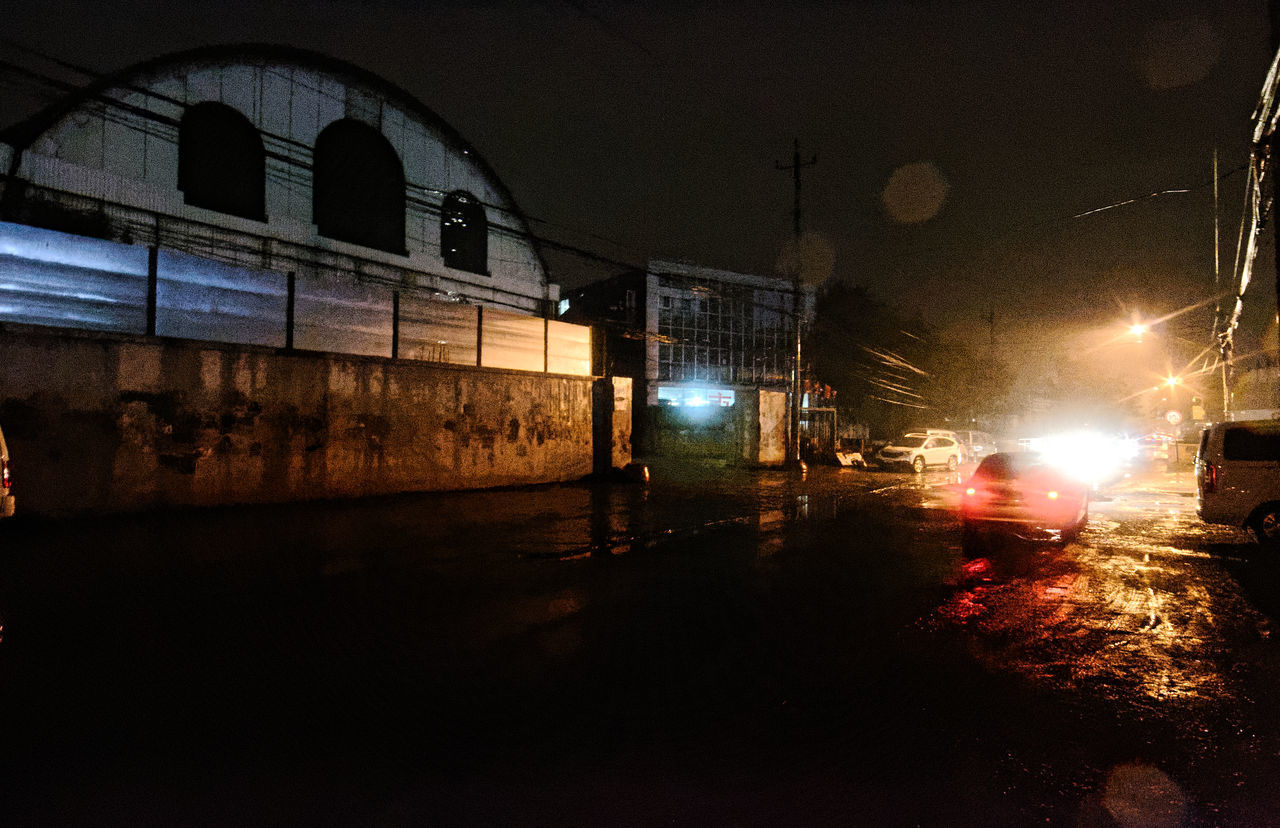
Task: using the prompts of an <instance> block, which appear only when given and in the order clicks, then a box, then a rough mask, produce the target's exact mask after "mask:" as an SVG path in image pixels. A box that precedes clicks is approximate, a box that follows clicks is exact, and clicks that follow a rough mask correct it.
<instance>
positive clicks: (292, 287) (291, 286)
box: [284, 270, 298, 351]
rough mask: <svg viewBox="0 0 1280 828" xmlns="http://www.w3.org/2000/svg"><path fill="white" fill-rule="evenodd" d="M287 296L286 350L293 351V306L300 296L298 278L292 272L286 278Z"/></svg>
mask: <svg viewBox="0 0 1280 828" xmlns="http://www.w3.org/2000/svg"><path fill="white" fill-rule="evenodd" d="M285 285H286V290H287V295H286V297H285V303H284V348H285V350H286V351H292V350H293V304H294V301H295V300H296V298H297V295H298V277H297V274H295V273H294V271H292V270H290V271H289V272H288V274H287V275H286V276H285Z"/></svg>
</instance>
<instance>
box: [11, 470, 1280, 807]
mask: <svg viewBox="0 0 1280 828" xmlns="http://www.w3.org/2000/svg"><path fill="white" fill-rule="evenodd" d="M959 479H960V478H959V477H958V476H949V475H946V474H945V473H931V474H928V475H925V476H922V477H917V476H914V475H898V474H885V473H879V472H862V471H854V470H840V469H826V468H815V469H813V471H812V473H811V474H810V475H809V476H808V478H807V479H804V480H800V479H798V478H796V477H794V476H792V475H789V474H784V473H757V474H748V473H740V472H732V471H725V470H719V469H676V468H670V469H655V480H654V482H653V484H652V485H651V486H649V487H648V488H647V489H646V488H642V487H638V486H634V485H622V484H617V485H586V484H581V485H567V486H554V487H545V488H538V489H529V490H518V491H500V492H485V493H470V494H458V495H431V496H409V497H400V498H389V499H379V500H374V501H361V502H349V503H329V504H306V505H301V506H290V507H278V508H265V509H228V510H213V511H200V512H186V513H181V514H168V515H159V516H147V517H133V518H111V519H96V520H86V521H74V522H66V523H35V522H23V521H11V522H9V523H8V524H6V525H3V526H0V544H3V553H2V554H0V613H3V616H4V620H5V628H4V640H3V642H0V725H2V726H3V732H4V733H5V734H6V740H5V742H6V744H7V746H8V748H7V750H6V751H5V755H4V756H3V757H0V763H2V767H0V771H2V772H3V782H2V783H0V793H2V794H3V799H2V800H0V802H3V803H4V804H3V809H4V811H5V815H6V816H7V817H9V819H8V820H7V821H9V822H19V823H20V822H28V823H40V824H48V823H50V822H55V823H71V824H76V823H79V824H94V825H100V824H116V823H119V824H139V823H150V824H174V823H184V824H190V823H203V824H230V823H234V824H238V825H243V824H273V825H275V824H281V823H286V824H352V823H359V824H369V823H373V824H386V823H395V824H400V823H412V824H423V823H434V824H441V823H445V824H458V823H461V824H476V823H481V824H484V823H502V824H509V823H512V822H515V823H521V824H528V823H534V824H545V823H556V824H565V823H568V824H637V825H647V824H655V823H672V822H674V823H678V824H695V823H697V824H705V823H708V822H721V823H723V822H731V823H736V824H778V823H783V824H825V823H832V822H840V823H846V822H870V821H874V822H877V823H881V822H883V823H888V824H992V823H1006V824H1023V823H1026V822H1028V821H1036V822H1043V821H1046V820H1047V821H1049V822H1053V823H1069V824H1100V825H1106V824H1130V825H1137V824H1156V825H1158V824H1242V823H1249V824H1260V823H1267V822H1270V821H1272V820H1273V819H1274V816H1273V815H1274V814H1275V813H1278V812H1280V811H1277V810H1276V806H1277V805H1280V801H1278V800H1280V795H1278V794H1277V793H1276V791H1275V790H1273V788H1274V786H1273V785H1272V784H1271V782H1272V780H1273V779H1275V778H1277V776H1276V774H1277V771H1280V721H1277V720H1276V719H1277V717H1275V716H1274V707H1273V706H1272V705H1273V700H1275V699H1276V698H1277V696H1278V693H1277V688H1278V686H1280V685H1278V683H1277V682H1278V681H1280V657H1278V656H1280V650H1277V647H1276V643H1275V641H1274V640H1273V637H1272V635H1271V631H1272V628H1273V626H1274V623H1275V620H1274V619H1275V618H1276V617H1277V616H1276V613H1277V611H1280V591H1278V590H1277V584H1280V565H1277V564H1276V563H1274V562H1271V561H1269V560H1267V559H1265V558H1264V557H1261V556H1259V555H1258V554H1257V553H1256V550H1254V549H1253V548H1252V547H1251V546H1249V545H1248V543H1247V539H1246V538H1245V536H1244V535H1242V534H1239V533H1235V532H1232V531H1230V530H1223V529H1211V528H1208V527H1204V526H1202V525H1200V524H1199V523H1198V522H1197V519H1196V518H1195V515H1194V499H1193V498H1190V497H1187V496H1186V493H1187V492H1188V491H1189V481H1188V480H1187V479H1186V477H1185V475H1182V476H1177V475H1154V476H1151V477H1149V478H1142V479H1136V480H1130V481H1128V482H1127V483H1125V484H1124V485H1122V486H1120V487H1118V488H1117V489H1115V490H1114V491H1111V492H1109V493H1107V494H1106V495H1105V496H1104V497H1103V498H1101V499H1100V500H1099V501H1098V502H1095V503H1094V504H1093V506H1092V509H1091V513H1092V514H1091V520H1090V524H1089V527H1088V529H1087V530H1086V531H1085V532H1084V534H1083V535H1082V537H1081V539H1080V541H1079V542H1077V543H1072V544H1070V545H1068V546H1066V547H1065V548H1057V547H1026V546H1009V547H1005V548H999V549H996V550H994V551H993V552H992V554H990V555H988V556H986V557H983V558H978V559H972V558H969V557H967V556H966V555H965V554H964V550H962V549H961V547H960V543H959V531H958V526H957V522H956V518H955V514H954V511H953V506H954V499H955V497H956V488H955V487H956V484H957V483H958V481H959Z"/></svg>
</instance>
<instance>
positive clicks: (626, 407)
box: [609, 377, 633, 469]
mask: <svg viewBox="0 0 1280 828" xmlns="http://www.w3.org/2000/svg"><path fill="white" fill-rule="evenodd" d="M611 379H612V383H613V434H612V435H611V438H610V440H609V455H610V462H611V463H612V465H613V468H615V469H621V468H625V467H626V466H627V465H628V464H629V463H630V462H631V404H632V403H631V400H632V396H633V395H632V383H631V378H630V377H612V378H611Z"/></svg>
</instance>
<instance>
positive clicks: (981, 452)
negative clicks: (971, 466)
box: [956, 429, 996, 462]
mask: <svg viewBox="0 0 1280 828" xmlns="http://www.w3.org/2000/svg"><path fill="white" fill-rule="evenodd" d="M956 439H957V440H958V441H960V443H961V444H962V445H963V446H964V448H965V456H966V458H967V459H968V460H971V461H975V462H981V460H982V458H984V457H986V456H987V455H988V454H994V453H995V452H996V438H994V437H992V436H991V435H990V434H988V433H987V432H985V431H973V430H971V429H960V430H958V431H956Z"/></svg>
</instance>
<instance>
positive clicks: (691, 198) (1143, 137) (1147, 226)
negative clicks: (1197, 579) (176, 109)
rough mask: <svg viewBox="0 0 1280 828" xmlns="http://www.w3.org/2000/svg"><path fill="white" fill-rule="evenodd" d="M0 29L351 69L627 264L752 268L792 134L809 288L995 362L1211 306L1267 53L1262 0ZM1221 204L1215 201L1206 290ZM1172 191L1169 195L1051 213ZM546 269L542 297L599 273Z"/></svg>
mask: <svg viewBox="0 0 1280 828" xmlns="http://www.w3.org/2000/svg"><path fill="white" fill-rule="evenodd" d="M4 36H5V37H7V38H10V39H11V40H12V41H16V42H17V43H19V44H22V45H25V46H29V47H31V48H34V49H38V50H40V51H43V52H47V53H49V54H51V55H53V56H56V57H59V58H63V59H66V60H69V61H74V62H76V63H78V64H81V65H84V66H87V67H89V68H92V69H94V70H99V71H109V70H115V69H119V68H122V67H124V66H126V65H128V64H130V63H133V62H137V61H141V60H144V59H147V58H150V57H153V56H156V55H160V54H164V53H167V52H172V51H177V50H180V49H185V48H190V47H193V46H198V45H203V44H209V43H231V42H277V43H284V44H289V45H293V46H299V47H304V48H309V49H314V50H317V51H320V52H324V53H327V54H330V55H333V56H335V57H338V58H342V59H345V60H347V61H350V62H353V63H356V64H359V65H361V66H363V67H365V68H367V69H370V70H372V71H374V72H377V73H379V74H380V75H382V76H384V77H386V78H387V79H389V80H391V81H392V82H394V83H396V84H398V85H400V86H402V87H404V88H405V89H407V90H408V91H410V92H411V93H413V94H414V95H416V96H417V97H418V98H419V99H420V100H421V101H422V102H423V103H424V104H426V105H427V106H428V107H430V108H431V109H433V110H435V111H436V112H437V113H438V114H440V115H441V116H442V117H443V118H444V119H445V120H446V121H448V122H449V123H450V124H452V125H453V126H454V127H455V128H456V129H457V130H458V131H459V132H460V133H461V134H462V135H463V136H464V137H465V138H467V139H468V140H469V141H470V142H471V143H472V144H473V145H474V146H475V147H476V148H477V149H478V150H479V151H480V152H481V153H482V154H483V155H484V156H485V158H486V159H487V160H488V161H489V162H490V164H491V165H492V166H493V168H494V169H495V170H496V171H497V172H498V174H499V175H500V176H501V177H502V178H503V180H504V181H505V182H506V184H507V185H508V186H509V187H510V189H511V190H512V192H513V194H514V195H515V198H516V199H517V202H518V203H519V204H520V206H521V207H522V208H523V209H524V211H525V212H526V213H527V214H528V215H529V216H530V217H531V218H533V219H534V220H535V222H534V225H533V226H534V230H535V232H537V233H538V234H540V235H543V236H545V237H547V238H550V239H554V240H556V241H559V242H562V243H566V244H570V245H574V246H577V247H580V248H585V249H588V250H592V251H595V252H598V253H600V254H602V255H604V256H605V257H608V258H613V259H620V260H624V261H631V262H643V261H645V260H646V259H648V258H650V257H663V258H678V259H688V260H692V261H695V262H698V263H700V264H705V265H709V266H713V267H719V268H726V269H731V270H740V271H746V272H754V273H764V274H770V273H774V272H775V270H776V265H777V262H778V259H779V255H780V253H781V251H782V250H783V248H784V246H785V245H786V244H787V242H788V239H789V237H790V235H791V226H792V219H791V206H792V178H791V174H790V173H789V172H787V171H783V170H779V169H777V167H776V165H777V163H778V162H782V163H790V161H791V152H792V142H793V140H795V139H799V142H800V149H801V153H802V155H803V156H804V158H805V159H806V160H807V159H808V158H809V157H811V156H812V155H815V154H816V156H817V163H816V164H815V165H813V166H811V167H806V168H805V169H804V173H803V175H804V178H803V223H804V228H805V230H806V231H808V232H810V233H812V234H813V236H812V237H811V239H810V240H809V242H807V246H808V249H812V250H813V251H816V254H815V255H813V261H814V262H816V263H817V264H816V267H817V268H818V269H819V270H820V271H825V270H828V269H829V270H830V271H831V272H832V274H833V276H834V278H840V279H844V280H848V281H851V282H854V283H857V284H859V285H865V286H867V287H869V288H870V289H871V290H872V291H874V292H875V293H876V294H878V295H880V296H881V297H883V298H885V299H888V300H890V301H892V302H895V303H898V304H899V305H901V306H902V307H903V308H904V309H906V310H908V311H917V310H918V311H919V312H921V313H922V314H923V315H924V316H925V318H926V319H928V320H930V321H932V322H934V323H936V324H938V325H939V326H942V327H945V328H948V329H951V330H955V331H957V332H958V333H960V334H962V335H968V336H970V337H981V338H983V339H985V338H986V336H987V334H988V333H990V330H989V329H988V327H987V323H986V322H984V321H982V315H983V314H984V312H985V311H986V310H987V309H988V308H993V309H994V312H995V320H996V333H997V336H998V338H999V339H1001V340H1004V341H1009V340H1017V339H1018V338H1019V337H1023V336H1029V335H1031V333H1032V332H1035V331H1043V330H1045V329H1046V327H1047V325H1048V323H1049V322H1053V323H1057V322H1061V321H1068V320H1069V321H1073V322H1078V323H1081V324H1086V325H1098V324H1102V323H1104V322H1106V321H1107V320H1112V319H1121V318H1125V317H1128V316H1129V315H1131V314H1132V313H1135V312H1136V313H1142V314H1156V313H1160V312H1167V311H1169V310H1172V309H1174V308H1177V307H1180V306H1182V305H1185V304H1189V303H1190V302H1193V301H1196V300H1197V299H1202V298H1204V297H1206V296H1208V295H1210V294H1211V293H1212V292H1213V238H1214V236H1213V220H1214V219H1213V215H1214V214H1213V209H1214V207H1213V197H1212V192H1213V191H1212V187H1211V186H1210V181H1211V177H1212V158H1213V153H1214V150H1215V147H1216V148H1217V151H1218V153H1219V157H1220V167H1221V171H1222V172H1223V173H1224V174H1225V173H1227V172H1228V171H1231V170H1233V169H1236V168H1239V167H1241V166H1242V165H1243V164H1244V163H1245V162H1246V159H1247V152H1248V138H1249V131H1250V115H1251V113H1252V110H1253V107H1254V105H1255V103H1256V101H1257V98H1258V94H1259V91H1260V89H1261V87H1262V83H1263V80H1264V78H1265V73H1266V69H1267V66H1268V64H1269V61H1270V57H1271V52H1270V47H1269V44H1268V39H1269V20H1268V15H1267V3H1266V2H1265V0H1257V1H1256V2H1242V1H1240V0H1230V1H1229V2H1227V1H1223V2H1216V1H1215V0H1198V1H1197V2H1178V0H1136V1H1135V2H1123V3H1116V2H1114V0H1100V1H1099V2H1059V3H1038V2H1006V3H998V2H991V3H986V2H963V1H962V0H946V1H945V2H915V3H901V2H860V3H777V2H767V3H766V2H745V3H738V2H735V3H701V2H693V3H684V2H669V3H606V2H600V1H599V0H542V2H526V3H508V2H501V0H498V1H497V2H490V3H483V4H473V3H450V2H442V3H433V4H426V3H414V2H407V0H401V1H400V2H394V1H393V0H386V1H385V2H354V1H353V2H339V0H310V1H309V2H301V0H281V1H280V2H272V3H262V2H259V0H254V1H253V2H217V0H210V2H204V3H194V4H188V3H172V2H171V1H170V0H163V2H158V1H157V2H152V1H151V0H116V2H110V1H109V0H108V2H103V0H87V1H86V2H72V0H48V2H43V3H34V2H21V3H19V4H18V8H7V9H6V12H5V32H4ZM10 52H11V55H10V56H11V58H12V59H14V60H16V61H17V62H22V63H27V62H29V59H28V58H27V57H26V56H24V55H22V54H21V53H20V52H19V51H16V50H10ZM4 77H5V76H3V75H0V81H3V80H4ZM10 92H11V93H12V90H10ZM5 101H6V98H0V103H3V102H5ZM7 101H8V102H9V103H8V105H7V107H6V108H7V111H6V112H4V113H3V116H4V117H0V121H5V120H10V119H11V118H12V117H13V116H14V115H15V114H16V113H17V112H18V111H19V107H18V106H17V104H16V101H17V98H16V97H15V96H14V95H13V94H10V95H9V96H8V98H7ZM1243 188H1244V176H1243V174H1242V173H1240V172H1236V173H1235V174H1233V175H1230V176H1227V177H1226V178H1225V179H1224V180H1223V182H1222V189H1221V205H1222V206H1221V209H1220V214H1221V216H1222V220H1221V221H1222V223H1221V226H1222V238H1223V245H1222V246H1223V254H1222V257H1223V261H1224V266H1223V270H1224V272H1226V273H1228V274H1229V272H1230V269H1231V261H1232V258H1233V256H1234V250H1235V238H1236V233H1237V230H1238V222H1239V214H1240V204H1241V201H1242V198H1243ZM1169 189H1190V190H1191V192H1188V193H1177V194H1168V195H1162V196H1158V197H1153V198H1147V199H1143V200H1141V201H1138V202H1136V203H1134V204H1130V205H1126V206H1122V207H1116V208H1114V209H1111V210H1105V211H1103V212H1097V213H1092V214H1091V215H1088V216H1084V217H1081V218H1071V216H1074V215H1077V214H1080V213H1084V212H1086V211H1090V210H1096V209H1098V208H1101V207H1105V206H1107V205H1110V204H1115V203H1117V202H1121V201H1125V200H1127V199H1132V198H1135V197H1137V196H1144V195H1147V194H1149V193H1154V192H1158V191H1163V190H1169ZM1271 251H1272V249H1271V247H1270V243H1269V242H1268V246H1267V247H1265V248H1264V249H1263V253H1262V256H1261V257H1260V272H1259V275H1258V278H1257V282H1256V283H1255V285H1254V287H1253V288H1252V289H1251V291H1250V302H1249V305H1250V308H1251V319H1254V320H1255V321H1256V320H1258V319H1262V320H1263V321H1265V317H1266V316H1267V313H1268V310H1267V309H1271V310H1274V308H1275V296H1274V292H1273V291H1272V287H1271V286H1272V284H1273V278H1274V277H1273V275H1272V274H1273V270H1272V262H1271V258H1272V256H1273V253H1272V252H1271ZM549 260H550V262H551V265H552V268H553V272H552V279H553V280H554V281H558V282H560V283H561V284H562V285H565V286H573V285H576V284H579V283H581V282H582V281H585V280H589V279H592V278H600V277H603V276H605V275H608V274H609V273H610V272H613V271H614V270H617V269H618V268H615V267H611V266H609V265H607V264H602V263H599V262H592V261H588V260H582V259H575V258H574V257H566V256H563V255H556V254H551V255H549ZM824 262H830V263H831V264H830V266H829V268H828V267H826V266H824V264H823V263H824ZM1257 324H1258V325H1259V326H1260V325H1261V324H1262V322H1258V323H1257ZM1204 338H1205V340H1206V342H1207V340H1208V339H1209V336H1208V330H1207V326H1206V330H1205V332H1204Z"/></svg>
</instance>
